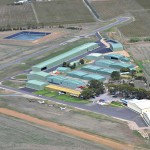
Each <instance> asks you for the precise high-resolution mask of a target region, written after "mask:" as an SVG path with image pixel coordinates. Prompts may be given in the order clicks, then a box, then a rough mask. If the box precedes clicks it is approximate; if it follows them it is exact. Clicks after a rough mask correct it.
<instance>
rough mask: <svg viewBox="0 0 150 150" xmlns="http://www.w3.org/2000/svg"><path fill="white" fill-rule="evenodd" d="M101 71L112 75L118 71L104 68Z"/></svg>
mask: <svg viewBox="0 0 150 150" xmlns="http://www.w3.org/2000/svg"><path fill="white" fill-rule="evenodd" d="M99 71H103V72H107V73H112V72H113V71H117V70H116V69H112V68H103V69H100V70H99Z"/></svg>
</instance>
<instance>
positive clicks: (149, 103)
mask: <svg viewBox="0 0 150 150" xmlns="http://www.w3.org/2000/svg"><path fill="white" fill-rule="evenodd" d="M127 106H128V107H129V108H130V109H132V110H133V111H136V112H138V113H140V114H143V113H144V112H150V100H147V99H142V100H137V99H133V100H131V101H129V102H128V103H127Z"/></svg>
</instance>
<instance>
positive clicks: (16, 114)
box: [0, 108, 133, 150]
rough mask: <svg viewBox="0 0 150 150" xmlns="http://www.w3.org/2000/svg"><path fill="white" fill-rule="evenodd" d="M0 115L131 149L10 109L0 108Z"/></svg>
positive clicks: (118, 149)
mask: <svg viewBox="0 0 150 150" xmlns="http://www.w3.org/2000/svg"><path fill="white" fill-rule="evenodd" d="M0 113H2V114H5V115H8V116H12V117H16V118H18V119H23V120H25V121H29V122H31V123H35V124H38V125H42V126H44V127H48V128H50V129H52V130H56V131H58V132H63V133H66V134H69V135H73V136H75V137H79V138H82V139H86V140H90V141H93V142H96V143H99V144H103V145H105V146H108V147H110V148H113V149H116V150H126V149H128V150H132V149H133V147H132V146H129V145H127V144H122V143H119V142H115V141H113V140H109V139H106V138H102V137H99V136H96V135H92V134H89V133H86V132H83V131H79V130H76V129H73V128H70V127H67V126H62V125H59V124H57V123H54V122H48V121H43V120H40V119H37V118H34V117H31V116H29V115H25V114H22V113H19V112H16V111H13V110H10V109H6V108H0ZM13 136H14V135H13ZM15 139H16V138H15ZM7 140H8V139H7ZM44 141H45V140H44ZM55 142H57V141H56V140H55ZM61 142H62V141H61Z"/></svg>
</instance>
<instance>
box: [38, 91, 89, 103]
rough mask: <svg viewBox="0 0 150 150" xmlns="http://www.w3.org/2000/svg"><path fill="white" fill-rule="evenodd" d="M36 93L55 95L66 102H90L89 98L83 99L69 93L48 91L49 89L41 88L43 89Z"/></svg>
mask: <svg viewBox="0 0 150 150" xmlns="http://www.w3.org/2000/svg"><path fill="white" fill-rule="evenodd" d="M35 94H38V95H43V96H47V97H53V98H56V99H58V100H62V101H66V102H73V103H82V104H87V103H89V101H87V100H82V99H79V98H76V97H71V96H69V95H66V94H65V95H59V94H58V92H56V91H47V90H41V91H37V92H35Z"/></svg>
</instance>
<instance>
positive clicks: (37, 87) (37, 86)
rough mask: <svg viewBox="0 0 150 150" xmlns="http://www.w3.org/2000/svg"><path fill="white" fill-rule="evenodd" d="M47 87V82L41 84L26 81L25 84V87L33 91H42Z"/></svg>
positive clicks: (35, 81)
mask: <svg viewBox="0 0 150 150" xmlns="http://www.w3.org/2000/svg"><path fill="white" fill-rule="evenodd" d="M47 85H48V83H47V82H42V81H38V80H28V81H27V83H26V87H28V88H31V89H34V90H43V89H44V88H45V86H47Z"/></svg>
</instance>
